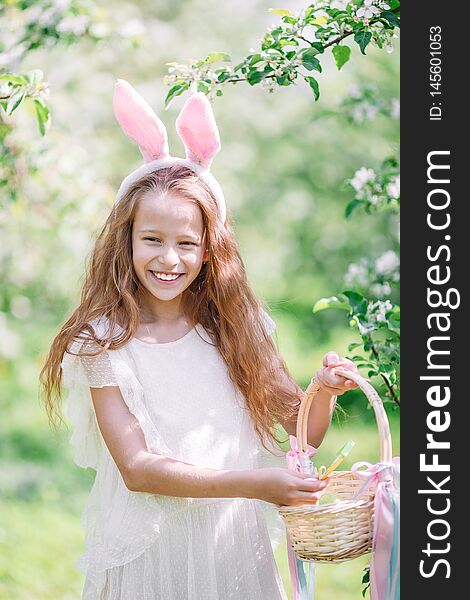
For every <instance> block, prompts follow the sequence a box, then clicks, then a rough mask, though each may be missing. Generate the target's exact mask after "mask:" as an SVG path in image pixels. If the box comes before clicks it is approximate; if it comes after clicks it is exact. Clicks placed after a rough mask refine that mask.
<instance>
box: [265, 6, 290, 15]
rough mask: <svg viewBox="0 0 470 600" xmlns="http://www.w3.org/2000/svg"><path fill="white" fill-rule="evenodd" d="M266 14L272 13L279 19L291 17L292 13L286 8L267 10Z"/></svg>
mask: <svg viewBox="0 0 470 600" xmlns="http://www.w3.org/2000/svg"><path fill="white" fill-rule="evenodd" d="M268 12H270V13H273V14H274V15H279V16H280V17H291V16H292V13H291V11H290V10H288V9H287V8H269V9H268Z"/></svg>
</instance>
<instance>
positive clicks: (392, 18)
mask: <svg viewBox="0 0 470 600" xmlns="http://www.w3.org/2000/svg"><path fill="white" fill-rule="evenodd" d="M380 17H381V18H382V19H385V20H386V21H388V22H389V23H390V25H392V26H394V27H400V17H398V16H397V15H396V14H395V13H393V12H392V11H390V10H384V11H383V12H382V13H380Z"/></svg>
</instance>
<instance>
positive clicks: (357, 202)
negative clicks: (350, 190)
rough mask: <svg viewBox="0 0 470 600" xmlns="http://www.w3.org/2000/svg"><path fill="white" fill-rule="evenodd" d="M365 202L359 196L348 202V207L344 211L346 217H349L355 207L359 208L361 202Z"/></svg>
mask: <svg viewBox="0 0 470 600" xmlns="http://www.w3.org/2000/svg"><path fill="white" fill-rule="evenodd" d="M362 203H363V200H359V199H358V198H354V200H351V202H349V203H348V205H347V206H346V209H345V211H344V214H345V217H346V219H347V218H349V217H350V216H351V214H352V212H353V210H354V209H355V208H357V207H358V206H359V205H360V204H362Z"/></svg>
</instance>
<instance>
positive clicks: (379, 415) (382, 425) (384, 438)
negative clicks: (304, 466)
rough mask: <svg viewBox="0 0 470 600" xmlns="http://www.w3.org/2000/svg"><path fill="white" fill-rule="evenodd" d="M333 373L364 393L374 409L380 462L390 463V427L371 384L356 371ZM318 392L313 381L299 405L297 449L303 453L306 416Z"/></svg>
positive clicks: (338, 368)
mask: <svg viewBox="0 0 470 600" xmlns="http://www.w3.org/2000/svg"><path fill="white" fill-rule="evenodd" d="M334 372H335V374H336V375H341V376H342V377H346V378H347V379H351V380H352V381H354V382H355V383H357V385H358V386H359V387H360V389H361V390H362V391H363V392H364V394H365V396H366V398H367V399H368V401H369V402H370V403H371V405H372V408H373V409H374V413H375V419H376V421H377V428H378V430H379V441H380V461H381V462H391V460H392V436H391V435H390V425H389V422H388V417H387V413H386V412H385V409H384V406H383V404H382V400H381V399H380V396H379V395H378V393H377V392H376V391H375V389H374V388H373V387H372V386H371V384H370V383H369V382H368V381H366V380H365V379H364V377H362V376H361V375H359V373H356V371H350V370H349V369H344V368H342V367H335V368H334ZM319 390H320V386H319V385H318V383H316V382H315V380H314V379H313V380H312V382H311V383H310V385H309V386H308V388H307V389H306V390H305V395H304V397H303V399H302V402H301V403H300V408H299V414H298V416H297V429H296V434H297V448H298V449H299V450H302V451H303V452H306V451H307V426H308V414H309V412H310V406H311V405H312V402H313V399H314V398H315V396H316V395H317V393H318V391H319Z"/></svg>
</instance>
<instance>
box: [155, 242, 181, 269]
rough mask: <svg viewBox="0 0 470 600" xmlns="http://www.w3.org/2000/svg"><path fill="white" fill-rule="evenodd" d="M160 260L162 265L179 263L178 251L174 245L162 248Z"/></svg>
mask: <svg viewBox="0 0 470 600" xmlns="http://www.w3.org/2000/svg"><path fill="white" fill-rule="evenodd" d="M158 260H159V261H160V263H161V264H162V265H165V264H169V265H175V264H177V263H178V260H179V258H178V253H177V252H176V250H175V249H174V248H173V247H172V246H167V247H165V248H162V251H161V253H160V255H159V257H158Z"/></svg>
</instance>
